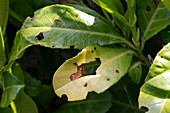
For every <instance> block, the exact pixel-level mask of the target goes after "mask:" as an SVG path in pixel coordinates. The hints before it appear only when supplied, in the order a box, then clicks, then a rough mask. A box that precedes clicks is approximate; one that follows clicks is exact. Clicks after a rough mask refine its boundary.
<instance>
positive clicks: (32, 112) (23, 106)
mask: <svg viewBox="0 0 170 113" xmlns="http://www.w3.org/2000/svg"><path fill="white" fill-rule="evenodd" d="M14 105H15V108H16V111H14V112H16V113H38V109H37V106H36V104H35V102H34V101H33V100H32V99H31V98H30V97H29V96H28V95H26V94H25V93H24V91H23V90H21V91H20V92H19V93H18V95H17V97H16V99H15V100H14Z"/></svg>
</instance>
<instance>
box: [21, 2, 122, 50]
mask: <svg viewBox="0 0 170 113" xmlns="http://www.w3.org/2000/svg"><path fill="white" fill-rule="evenodd" d="M87 11H88V12H89V13H87V12H86V13H85V12H82V11H80V10H77V9H75V8H73V7H71V6H65V5H52V6H48V7H45V8H42V9H40V10H38V11H36V12H35V13H34V17H33V18H31V17H27V19H26V20H25V22H24V24H23V26H22V29H21V34H22V36H23V37H24V38H25V39H26V40H28V41H29V42H30V43H33V44H35V45H37V44H38V45H42V46H45V47H51V48H70V46H74V47H75V48H80V49H82V48H84V47H86V46H90V45H96V44H99V45H106V44H114V43H121V42H124V41H123V40H124V39H123V38H122V37H121V36H120V35H119V34H118V33H116V32H115V31H114V30H113V28H112V26H111V25H110V24H109V23H108V22H107V21H106V20H105V19H104V18H103V17H101V16H97V17H96V15H98V14H96V13H95V12H94V11H92V10H90V9H89V10H87ZM90 14H93V15H90Z"/></svg>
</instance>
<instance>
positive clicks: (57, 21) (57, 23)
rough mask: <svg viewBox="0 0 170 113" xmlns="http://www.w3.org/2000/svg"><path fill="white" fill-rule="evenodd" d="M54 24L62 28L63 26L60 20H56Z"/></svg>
mask: <svg viewBox="0 0 170 113" xmlns="http://www.w3.org/2000/svg"><path fill="white" fill-rule="evenodd" d="M54 23H55V24H56V25H57V26H61V25H62V24H63V21H62V20H60V19H55V20H54Z"/></svg>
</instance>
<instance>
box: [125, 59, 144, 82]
mask: <svg viewBox="0 0 170 113" xmlns="http://www.w3.org/2000/svg"><path fill="white" fill-rule="evenodd" d="M128 75H129V76H130V78H131V79H132V80H133V82H135V83H137V84H139V83H140V80H141V77H142V63H141V62H140V61H134V60H133V61H132V66H131V67H130V69H129V70H128Z"/></svg>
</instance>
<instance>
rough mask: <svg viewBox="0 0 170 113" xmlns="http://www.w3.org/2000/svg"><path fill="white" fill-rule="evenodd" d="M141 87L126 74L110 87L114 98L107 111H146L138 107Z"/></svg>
mask: <svg viewBox="0 0 170 113" xmlns="http://www.w3.org/2000/svg"><path fill="white" fill-rule="evenodd" d="M139 88H140V87H139V85H137V84H135V83H134V82H133V81H132V80H131V79H130V78H129V77H128V76H124V77H123V78H122V79H121V80H120V81H119V82H118V83H116V84H115V85H114V86H112V87H111V88H110V89H109V90H110V91H111V94H112V96H113V98H112V107H111V109H110V110H109V112H107V113H144V112H145V111H144V110H140V109H139V108H138V103H137V100H138V92H139Z"/></svg>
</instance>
